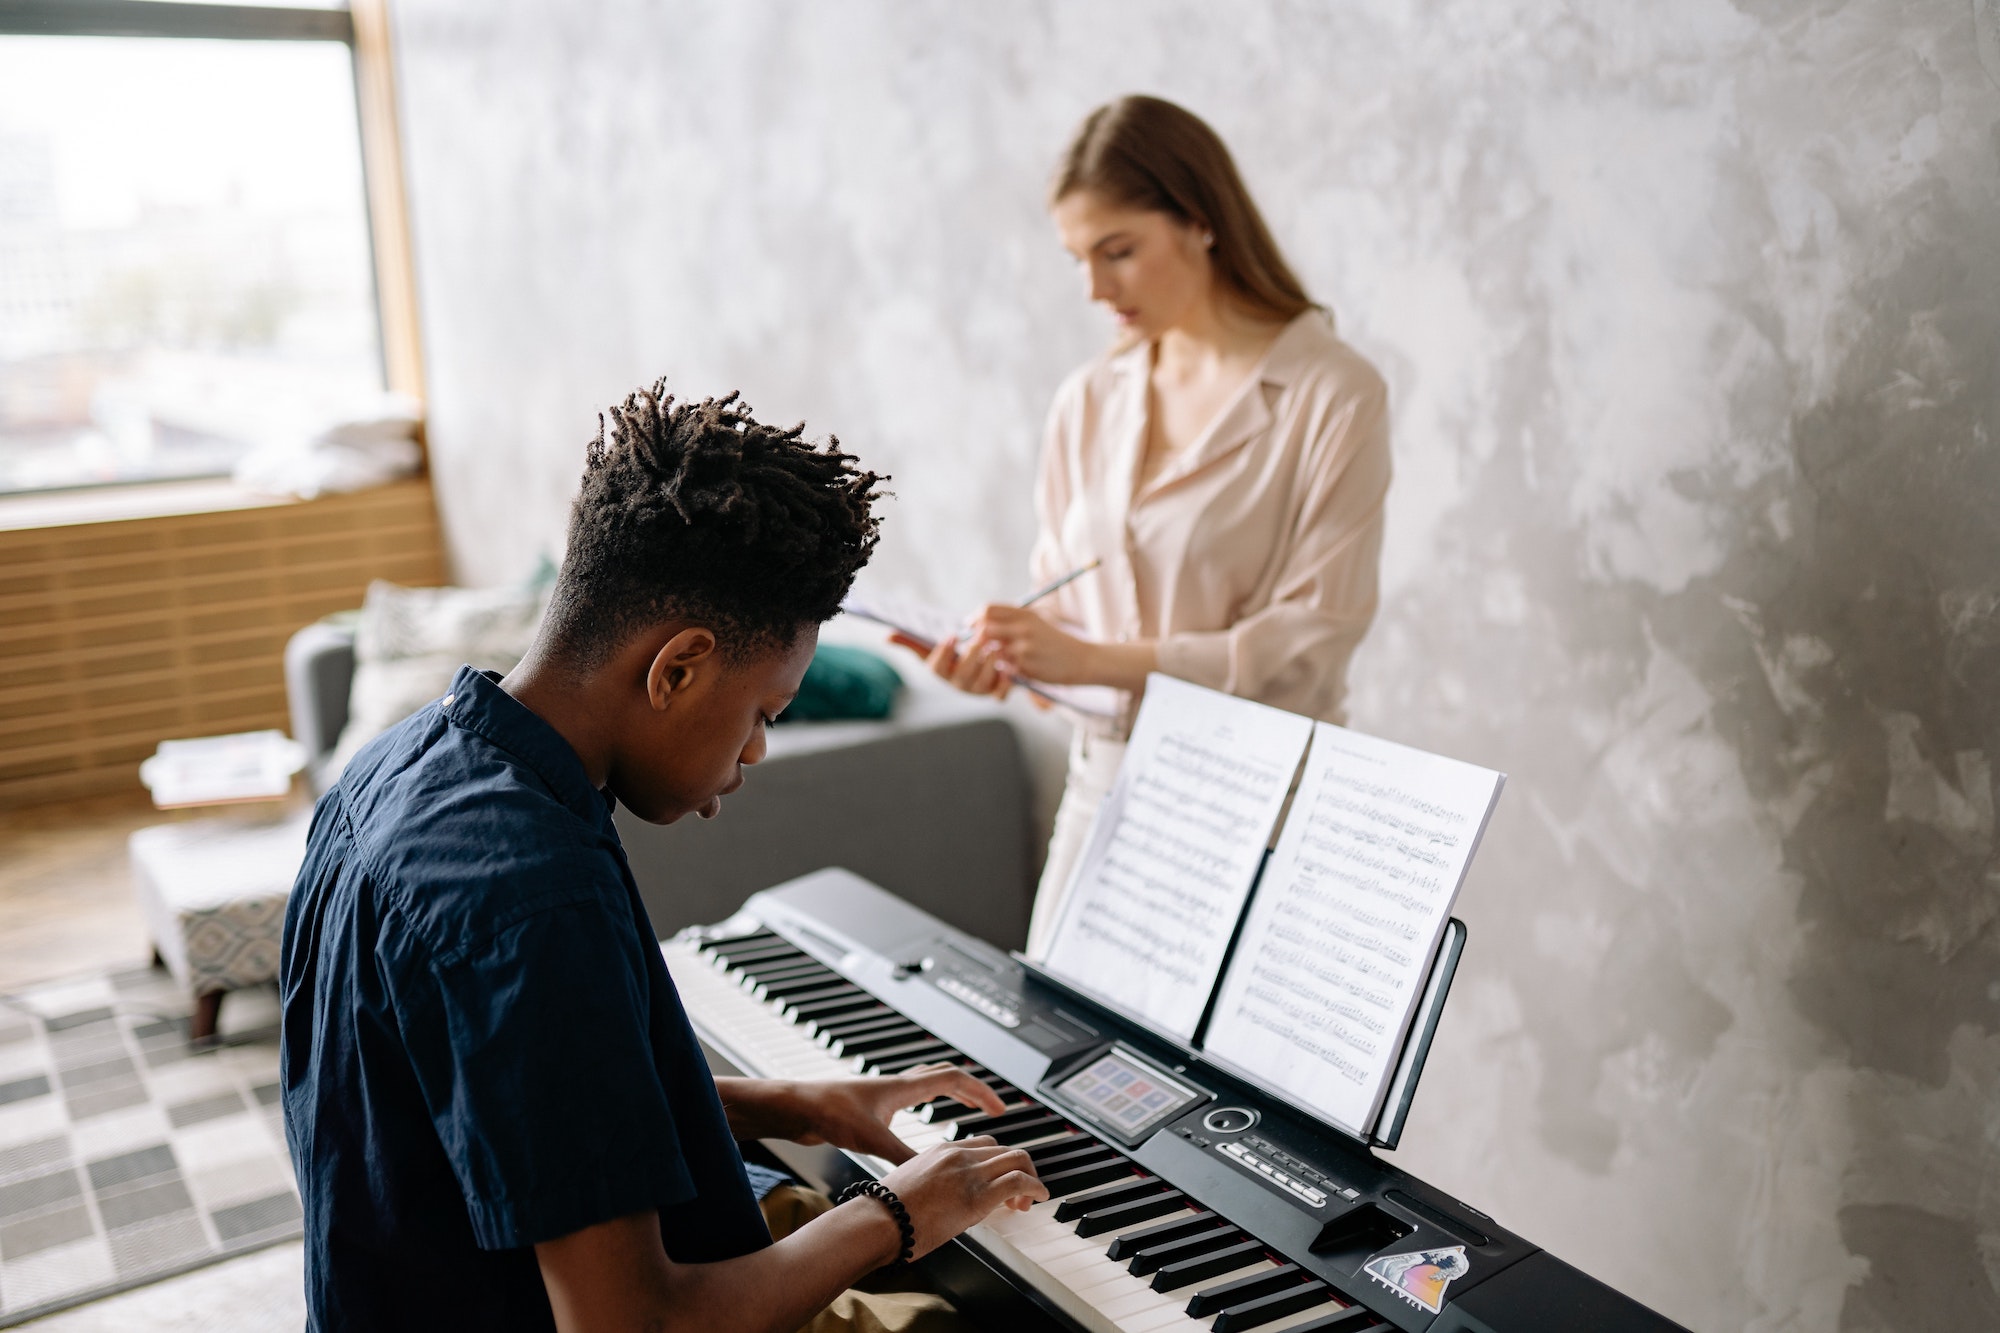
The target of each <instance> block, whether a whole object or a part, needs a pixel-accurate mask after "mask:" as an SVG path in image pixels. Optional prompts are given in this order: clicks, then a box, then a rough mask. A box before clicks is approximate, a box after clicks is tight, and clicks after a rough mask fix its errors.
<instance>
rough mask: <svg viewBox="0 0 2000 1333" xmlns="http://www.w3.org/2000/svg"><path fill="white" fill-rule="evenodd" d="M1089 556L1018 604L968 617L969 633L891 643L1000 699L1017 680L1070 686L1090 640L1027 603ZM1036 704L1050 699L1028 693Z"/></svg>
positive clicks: (1083, 570)
mask: <svg viewBox="0 0 2000 1333" xmlns="http://www.w3.org/2000/svg"><path fill="white" fill-rule="evenodd" d="M1101 563H1102V561H1099V560H1092V561H1090V562H1089V563H1088V564H1086V565H1083V566H1081V567H1080V568H1077V569H1073V570H1071V571H1070V572H1069V573H1067V574H1065V575H1063V576H1062V577H1061V578H1059V579H1057V580H1055V581H1054V582H1053V583H1049V584H1047V585H1045V586H1043V587H1041V588H1038V589H1036V590H1035V591H1034V592H1033V593H1032V594H1030V595H1029V596H1028V597H1027V598H1026V599H1024V600H1023V601H1021V602H1020V603H1018V604H1014V605H1010V604H1007V603H1004V602H994V603H989V604H988V605H986V606H983V607H981V608H980V609H979V611H978V612H977V613H976V614H975V615H974V616H973V617H972V619H971V622H970V626H969V632H968V633H967V634H966V635H963V636H961V637H960V638H959V639H957V640H956V641H954V640H944V641H942V642H939V643H936V644H928V643H924V642H921V641H920V640H917V639H913V638H911V637H910V636H909V635H907V634H892V635H890V636H889V642H891V643H895V644H901V645H902V646H903V647H905V648H909V649H911V650H912V651H914V652H918V653H921V654H923V655H924V660H925V661H926V662H927V663H928V664H929V666H930V668H931V670H932V671H934V672H936V673H937V674H938V675H939V676H941V677H943V678H944V679H945V680H948V681H950V682H951V683H952V684H953V685H955V686H956V687H958V688H959V689H961V690H964V691H965V692H966V693H968V694H990V695H992V696H993V697H994V698H996V699H1004V698H1006V697H1007V694H1008V692H1009V691H1010V690H1011V689H1012V688H1013V685H1014V682H1015V680H1017V679H1027V680H1036V681H1042V682H1045V683H1047V684H1050V685H1068V684H1075V683H1079V682H1081V681H1082V680H1084V678H1085V677H1084V675H1083V673H1084V672H1085V671H1086V669H1087V663H1088V660H1089V656H1090V649H1091V644H1090V643H1088V642H1087V641H1085V640H1083V639H1079V638H1077V637H1076V636H1075V635H1072V634H1069V633H1066V632H1064V631H1063V630H1061V629H1058V628H1057V627H1056V626H1055V625H1054V624H1052V623H1051V622H1050V621H1048V620H1046V619H1045V618H1043V616H1042V615H1041V614H1040V613H1039V612H1036V611H1031V610H1029V609H1028V608H1029V607H1031V606H1033V605H1034V604H1035V603H1036V602H1039V601H1041V600H1042V599H1043V598H1045V597H1047V596H1049V595H1050V594H1052V593H1054V592H1055V591H1056V590H1057V589H1059V588H1061V587H1063V586H1064V585H1066V584H1068V583H1069V582H1070V581H1071V580H1073V579H1078V578H1081V577H1082V576H1083V575H1085V574H1088V573H1089V572H1090V571H1091V570H1093V569H1096V568H1097V567H1098V566H1099V565H1100V564H1101ZM1031 697H1032V698H1033V699H1034V703H1035V705H1036V706H1037V707H1039V708H1047V707H1048V706H1049V705H1048V702H1047V701H1046V700H1044V699H1042V698H1041V697H1040V696H1031Z"/></svg>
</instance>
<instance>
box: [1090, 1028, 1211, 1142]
mask: <svg viewBox="0 0 2000 1333" xmlns="http://www.w3.org/2000/svg"><path fill="white" fill-rule="evenodd" d="M1056 1091H1057V1092H1059V1093H1061V1094H1062V1096H1063V1099H1064V1100H1065V1101H1066V1102H1067V1103H1068V1104H1069V1105H1071V1106H1072V1107H1074V1108H1075V1109H1076V1110H1077V1111H1079V1112H1081V1113H1082V1114H1084V1115H1086V1116H1088V1117H1090V1118H1091V1119H1093V1120H1095V1121H1097V1122H1098V1123H1099V1124H1102V1125H1104V1126H1106V1127H1108V1128H1110V1129H1113V1130H1116V1131H1118V1132H1119V1133H1120V1134H1123V1135H1125V1136H1127V1137H1128V1138H1137V1137H1138V1136H1139V1135H1140V1134H1141V1133H1142V1132H1143V1131H1145V1130H1147V1129H1150V1128H1152V1127H1153V1126H1155V1125H1158V1124H1161V1123H1163V1122H1165V1121H1166V1120H1169V1119H1171V1118H1173V1117H1174V1116H1177V1115H1179V1114H1180V1113H1181V1112H1182V1111H1184V1110H1186V1109H1187V1108H1188V1107H1189V1106H1192V1105H1193V1104H1194V1103H1196V1102H1198V1101H1200V1100H1202V1097H1203V1095H1204V1094H1202V1093H1199V1092H1196V1091H1195V1090H1194V1089H1192V1088H1188V1087H1184V1086H1182V1085H1181V1084H1179V1083H1176V1082H1174V1081H1173V1080H1171V1079H1169V1078H1167V1077H1166V1076H1165V1075H1163V1074H1161V1073H1160V1072H1159V1071H1158V1070H1156V1069H1154V1068H1153V1067H1152V1066H1151V1065H1148V1064H1146V1063H1144V1062H1142V1061H1140V1060H1136V1059H1134V1058H1133V1057H1132V1056H1130V1055H1129V1054H1127V1053H1126V1052H1125V1051H1124V1050H1122V1049H1120V1048H1118V1047H1115V1046H1114V1047H1113V1048H1112V1049H1110V1050H1109V1051H1106V1052H1105V1053H1104V1054H1103V1055H1100V1056H1099V1057H1097V1059H1095V1060H1093V1061H1091V1063H1089V1064H1088V1065H1085V1066H1084V1067H1083V1068H1082V1069H1079V1070H1078V1071H1077V1072H1076V1073H1074V1074H1071V1075H1070V1076H1069V1077H1068V1078H1066V1079H1064V1080H1063V1081H1062V1082H1061V1083H1058V1084H1057V1085H1056Z"/></svg>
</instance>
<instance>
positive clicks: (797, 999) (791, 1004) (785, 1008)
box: [771, 982, 873, 1023]
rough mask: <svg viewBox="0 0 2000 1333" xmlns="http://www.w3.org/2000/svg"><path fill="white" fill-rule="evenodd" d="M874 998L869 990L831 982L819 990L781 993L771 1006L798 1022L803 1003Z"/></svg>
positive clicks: (787, 1017)
mask: <svg viewBox="0 0 2000 1333" xmlns="http://www.w3.org/2000/svg"><path fill="white" fill-rule="evenodd" d="M872 998H873V997H872V996H870V995H869V994H868V992H867V991H864V990H859V989H856V988H855V987H853V986H849V985H847V984H846V983H844V982H829V983H827V984H826V985H825V986H822V987H821V988H820V989H818V990H795V991H792V992H791V993H790V994H787V995H780V996H779V997H778V998H777V999H775V1000H773V1001H771V1007H772V1008H773V1009H776V1010H777V1011H778V1012H779V1013H780V1014H782V1015H784V1017H785V1020H786V1021H787V1022H790V1023H797V1022H798V1021H799V1019H798V1017H797V1016H796V1015H797V1013H798V1009H799V1006H800V1005H802V1004H818V1003H819V1002H820V1001H822V1000H861V1001H866V1000H868V999H872Z"/></svg>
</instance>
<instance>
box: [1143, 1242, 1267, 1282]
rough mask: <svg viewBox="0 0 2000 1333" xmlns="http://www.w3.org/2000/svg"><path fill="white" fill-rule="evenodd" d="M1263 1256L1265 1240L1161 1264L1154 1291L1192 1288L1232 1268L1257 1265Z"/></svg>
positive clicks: (1239, 1243) (1154, 1280)
mask: <svg viewBox="0 0 2000 1333" xmlns="http://www.w3.org/2000/svg"><path fill="white" fill-rule="evenodd" d="M1263 1257H1264V1242H1263V1241H1261V1240H1249V1239H1245V1240H1241V1241H1238V1242H1237V1243H1236V1244H1234V1245H1225V1246H1223V1247H1222V1248H1221V1249H1219V1250H1211V1251H1210V1252H1209V1253H1207V1254H1197V1255H1192V1256H1190V1257H1188V1258H1186V1259H1180V1260H1176V1261H1175V1262H1173V1263H1170V1264H1162V1265H1160V1267H1159V1269H1158V1270H1157V1271H1155V1272H1154V1274H1153V1290H1154V1291H1178V1290H1179V1289H1180V1288H1182V1287H1192V1286H1193V1285H1194V1284H1195V1283H1197V1282H1206V1281H1207V1280H1208V1279H1210V1278H1212V1277H1220V1276H1221V1275H1222V1274H1224V1273H1227V1272H1228V1271H1229V1270H1230V1269H1232V1268H1241V1267H1243V1265H1245V1264H1254V1263H1256V1262H1257V1261H1258V1260H1259V1259H1262V1258H1263Z"/></svg>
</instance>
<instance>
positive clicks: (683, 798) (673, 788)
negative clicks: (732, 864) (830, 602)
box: [609, 625, 819, 824]
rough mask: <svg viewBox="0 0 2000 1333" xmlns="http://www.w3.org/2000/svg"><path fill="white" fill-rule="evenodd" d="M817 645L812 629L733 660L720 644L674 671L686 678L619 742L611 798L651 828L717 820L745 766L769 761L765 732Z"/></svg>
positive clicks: (648, 707)
mask: <svg viewBox="0 0 2000 1333" xmlns="http://www.w3.org/2000/svg"><path fill="white" fill-rule="evenodd" d="M818 646H819V627H818V626H817V625H808V626H807V627H806V628H805V629H803V630H801V631H800V633H799V636H798V638H797V640H796V641H794V642H793V643H792V644H790V645H789V646H785V647H778V648H766V649H763V650H761V651H758V652H755V653H746V654H743V655H731V654H730V653H728V652H726V651H723V650H722V648H721V647H720V646H719V645H717V646H714V647H712V648H710V649H709V650H708V651H707V652H706V653H703V654H701V655H699V656H697V657H695V658H694V659H692V660H688V659H686V658H683V659H681V662H680V665H678V666H676V667H675V668H674V669H673V670H676V671H684V672H685V673H686V674H685V676H684V677H673V687H672V688H671V689H670V690H666V691H664V692H662V691H660V690H658V689H657V688H656V689H654V690H653V691H652V692H651V693H650V694H649V695H648V696H647V697H646V700H645V706H644V707H642V708H641V709H639V710H638V711H637V716H636V725H635V726H634V727H633V728H632V729H631V731H630V733H629V734H626V735H623V736H621V737H620V738H619V742H618V750H617V753H616V755H615V756H614V758H613V762H612V767H611V772H610V775H609V778H610V781H609V785H610V788H611V793H612V795H614V796H616V797H617V798H618V799H619V801H620V802H622V803H623V804H624V805H625V807H626V808H627V809H629V810H631V811H632V813H633V814H635V815H637V816H639V818H641V819H643V820H646V821H647V822H648V823H653V824H671V823H673V822H674V821H675V820H677V819H679V818H680V817H681V816H683V815H686V814H689V813H693V814H698V815H700V816H701V817H702V818H703V819H713V818H715V816H716V815H717V814H718V813H719V812H720V811H721V809H722V798H723V797H724V796H726V795H728V794H729V793H730V792H733V791H735V790H736V789H737V788H738V787H740V786H742V785H743V766H744V765H746V764H754V763H756V762H757V761H758V760H760V759H762V758H763V757H764V728H765V726H766V725H768V724H769V723H770V722H771V721H773V720H775V719H776V718H777V716H778V714H780V713H782V712H783V711H784V710H785V706H786V705H787V704H789V703H791V701H792V696H793V695H795V694H797V693H798V692H799V681H800V680H801V679H802V678H803V677H804V676H805V673H806V668H807V667H808V666H809V665H811V663H812V658H813V651H814V650H815V649H816V648H817V647H818Z"/></svg>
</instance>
